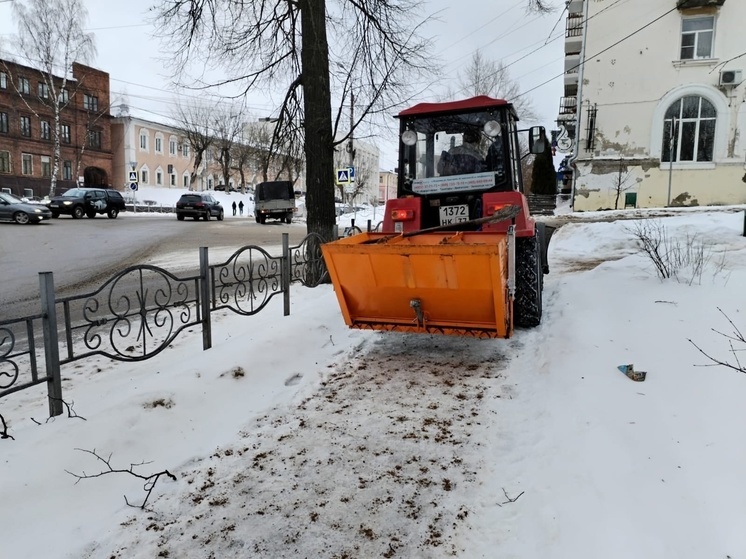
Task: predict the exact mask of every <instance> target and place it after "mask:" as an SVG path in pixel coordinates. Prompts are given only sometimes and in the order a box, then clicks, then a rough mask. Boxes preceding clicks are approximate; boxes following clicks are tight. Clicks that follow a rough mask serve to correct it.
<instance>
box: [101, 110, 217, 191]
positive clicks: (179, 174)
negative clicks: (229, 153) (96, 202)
mask: <svg viewBox="0 0 746 559" xmlns="http://www.w3.org/2000/svg"><path fill="white" fill-rule="evenodd" d="M111 134H112V152H113V166H112V167H113V171H114V185H115V186H116V187H117V188H119V189H125V188H128V187H129V174H130V172H131V171H135V172H136V173H137V178H138V184H140V185H143V186H161V187H164V188H177V187H178V188H189V185H190V176H191V172H192V168H193V166H194V158H193V156H192V153H191V149H190V146H189V142H187V141H185V138H184V136H183V135H182V134H181V133H180V132H179V130H178V129H177V128H175V127H172V126H168V125H166V124H161V123H158V122H153V121H150V120H145V119H142V118H137V117H133V116H130V115H129V111H128V109H127V107H126V106H120V107H117V116H116V117H114V118H112V121H111ZM203 179H204V180H203ZM196 188H197V190H206V189H207V180H206V177H204V176H198V180H197V184H196Z"/></svg>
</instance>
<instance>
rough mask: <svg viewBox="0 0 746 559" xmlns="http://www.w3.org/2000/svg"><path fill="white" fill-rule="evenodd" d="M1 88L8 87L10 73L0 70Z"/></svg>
mask: <svg viewBox="0 0 746 559" xmlns="http://www.w3.org/2000/svg"><path fill="white" fill-rule="evenodd" d="M0 89H8V74H6V73H5V72H0Z"/></svg>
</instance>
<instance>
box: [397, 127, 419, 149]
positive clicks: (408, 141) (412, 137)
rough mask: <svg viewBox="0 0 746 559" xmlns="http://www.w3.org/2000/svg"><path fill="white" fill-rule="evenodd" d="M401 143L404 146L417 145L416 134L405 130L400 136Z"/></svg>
mask: <svg viewBox="0 0 746 559" xmlns="http://www.w3.org/2000/svg"><path fill="white" fill-rule="evenodd" d="M401 141H402V143H403V144H404V145H405V146H413V145H415V144H416V143H417V132H415V131H414V130H405V131H404V132H403V133H402V135H401Z"/></svg>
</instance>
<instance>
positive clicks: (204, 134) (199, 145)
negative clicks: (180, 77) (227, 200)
mask: <svg viewBox="0 0 746 559" xmlns="http://www.w3.org/2000/svg"><path fill="white" fill-rule="evenodd" d="M214 110H215V108H214V106H212V105H207V104H204V103H200V102H191V101H187V102H184V103H179V104H177V105H176V108H175V110H174V114H173V118H174V120H175V121H176V122H177V127H178V128H179V130H180V132H181V133H182V134H183V135H184V138H185V142H186V144H187V145H188V146H189V149H191V150H192V156H193V158H194V164H193V166H192V171H191V173H189V190H195V182H197V175H198V174H199V171H200V167H201V166H202V162H203V160H204V158H205V154H206V152H207V151H208V150H209V149H210V148H211V147H212V146H213V143H214V141H215V137H214V135H213V131H212V128H211V126H212V121H213V119H212V114H213V111H214Z"/></svg>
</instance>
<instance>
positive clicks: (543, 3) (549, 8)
mask: <svg viewBox="0 0 746 559" xmlns="http://www.w3.org/2000/svg"><path fill="white" fill-rule="evenodd" d="M527 8H528V11H529V12H537V13H540V14H551V13H552V12H553V11H554V9H555V8H554V6H553V5H552V4H551V2H550V1H549V0H528V6H527Z"/></svg>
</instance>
